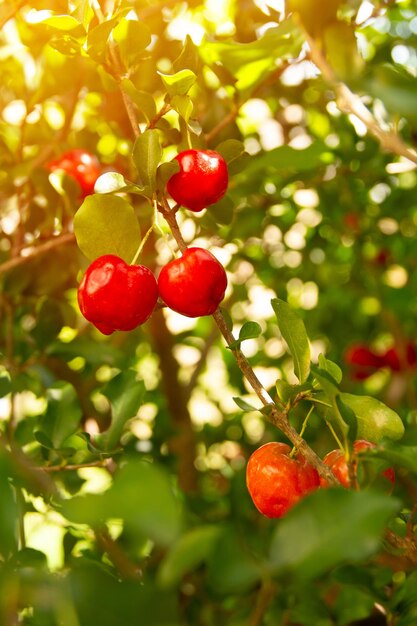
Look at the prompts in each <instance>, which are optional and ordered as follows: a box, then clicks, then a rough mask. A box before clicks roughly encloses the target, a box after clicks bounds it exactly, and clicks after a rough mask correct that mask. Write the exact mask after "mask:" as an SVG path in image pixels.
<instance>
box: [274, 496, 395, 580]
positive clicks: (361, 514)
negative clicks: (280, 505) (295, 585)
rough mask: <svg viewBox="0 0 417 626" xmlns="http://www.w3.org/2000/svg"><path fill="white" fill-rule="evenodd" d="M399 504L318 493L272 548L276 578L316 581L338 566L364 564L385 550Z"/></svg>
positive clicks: (283, 525)
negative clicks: (383, 537) (384, 535)
mask: <svg viewBox="0 0 417 626" xmlns="http://www.w3.org/2000/svg"><path fill="white" fill-rule="evenodd" d="M399 508H400V502H399V501H398V500H396V499H395V498H392V497H390V496H388V495H383V494H381V493H376V492H372V491H369V490H367V491H366V492H365V491H363V492H355V491H348V490H345V489H341V488H340V489H339V488H332V489H324V490H319V491H316V492H314V493H313V494H311V495H309V496H307V497H306V498H305V499H304V500H302V501H301V502H300V503H299V504H298V505H297V506H296V507H295V508H294V509H292V510H291V511H290V512H289V513H288V514H287V516H286V517H285V518H284V519H282V520H281V522H280V524H279V526H278V527H277V530H276V532H275V535H274V537H273V541H272V546H271V565H272V568H273V571H274V572H275V573H279V574H284V573H285V572H291V574H292V575H293V576H294V577H296V578H298V579H304V580H306V579H314V578H316V577H318V576H320V575H321V574H323V573H324V572H326V571H328V570H330V569H331V568H333V567H335V566H336V565H338V564H342V563H345V562H355V561H364V560H366V559H367V558H369V557H370V556H372V555H373V554H375V552H377V550H378V548H379V547H380V538H381V534H382V532H383V529H384V528H385V526H386V524H387V522H388V520H389V518H390V517H391V516H392V515H393V514H394V513H395V512H396V511H398V510H399Z"/></svg>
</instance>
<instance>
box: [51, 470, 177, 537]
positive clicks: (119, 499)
mask: <svg viewBox="0 0 417 626" xmlns="http://www.w3.org/2000/svg"><path fill="white" fill-rule="evenodd" d="M156 495H157V497H156ZM62 512H63V514H64V515H65V516H66V517H67V518H68V519H69V520H70V521H73V522H76V523H85V524H89V525H91V526H93V527H94V526H97V525H99V524H102V523H103V522H104V521H105V520H107V519H111V518H115V519H122V520H123V521H124V523H125V524H126V527H127V528H129V529H131V530H132V531H133V532H139V533H143V534H144V535H145V536H146V537H149V538H150V539H152V540H153V541H155V542H156V543H158V544H162V545H169V544H171V543H172V542H173V541H174V540H175V539H176V537H177V535H178V533H179V531H180V527H181V509H180V507H179V503H178V501H177V499H176V497H175V496H174V493H173V490H172V487H171V483H170V480H169V478H168V476H167V475H166V473H165V472H164V471H163V470H162V469H161V468H160V467H159V466H158V465H156V464H151V463H148V462H146V461H140V460H137V459H135V460H133V459H132V460H129V462H128V463H127V464H125V465H124V466H123V467H122V468H121V469H120V470H119V472H118V473H117V474H116V476H115V477H114V482H113V484H112V486H111V487H110V489H108V490H107V491H106V492H105V493H103V494H89V495H87V496H77V497H75V498H72V500H66V501H65V502H63V504H62Z"/></svg>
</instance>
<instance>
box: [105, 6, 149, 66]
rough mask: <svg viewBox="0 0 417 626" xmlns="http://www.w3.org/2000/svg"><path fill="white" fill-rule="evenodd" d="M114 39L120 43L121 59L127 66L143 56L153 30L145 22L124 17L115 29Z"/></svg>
mask: <svg viewBox="0 0 417 626" xmlns="http://www.w3.org/2000/svg"><path fill="white" fill-rule="evenodd" d="M113 39H114V41H115V42H116V43H117V44H118V48H119V52H120V56H121V59H122V61H123V63H124V65H125V67H126V68H129V67H130V66H131V65H133V64H134V63H136V62H137V61H138V60H139V59H141V58H142V57H143V53H144V50H145V49H146V48H147V47H148V46H149V44H150V43H151V31H150V29H149V26H148V25H147V24H145V23H144V22H139V21H137V20H129V19H126V18H123V19H121V20H120V22H119V23H118V24H117V26H115V28H114V29H113Z"/></svg>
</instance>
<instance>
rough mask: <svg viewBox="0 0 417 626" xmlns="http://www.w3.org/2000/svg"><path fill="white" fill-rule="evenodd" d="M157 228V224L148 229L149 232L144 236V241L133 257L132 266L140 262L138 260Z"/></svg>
mask: <svg viewBox="0 0 417 626" xmlns="http://www.w3.org/2000/svg"><path fill="white" fill-rule="evenodd" d="M154 228H155V223H153V224H152V226H150V227H149V228H148V230H147V231H146V234H145V236H144V238H143V239H142V241H141V242H140V245H139V247H138V249H137V250H136V253H135V256H134V257H133V259H132V261H131V263H130V265H135V263H136V261H137V260H138V258H139V257H140V255H141V253H142V250H143V248H144V246H145V243H146V242H147V241H148V239H149V237H150V234H151V233H152V231H153V229H154Z"/></svg>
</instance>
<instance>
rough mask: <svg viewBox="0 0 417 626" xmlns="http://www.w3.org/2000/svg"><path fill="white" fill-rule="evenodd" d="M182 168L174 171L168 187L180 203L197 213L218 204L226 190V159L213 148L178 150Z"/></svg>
mask: <svg viewBox="0 0 417 626" xmlns="http://www.w3.org/2000/svg"><path fill="white" fill-rule="evenodd" d="M175 159H176V160H177V161H178V163H179V166H180V171H179V172H177V173H176V174H173V175H172V176H171V178H170V179H169V181H168V183H167V190H168V192H169V194H170V195H171V196H172V198H173V199H174V200H175V202H177V203H178V204H180V205H181V206H184V207H186V208H187V209H190V211H194V212H195V213H198V212H199V211H202V210H203V209H205V208H206V207H207V206H210V205H211V204H215V203H216V202H218V201H219V200H221V198H223V196H224V194H225V193H226V191H227V185H228V183H229V173H228V170H227V164H226V161H225V160H224V159H223V157H222V156H221V154H219V153H218V152H215V151H214V150H194V149H191V150H184V151H183V152H180V153H179V154H177V156H176V157H175Z"/></svg>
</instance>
